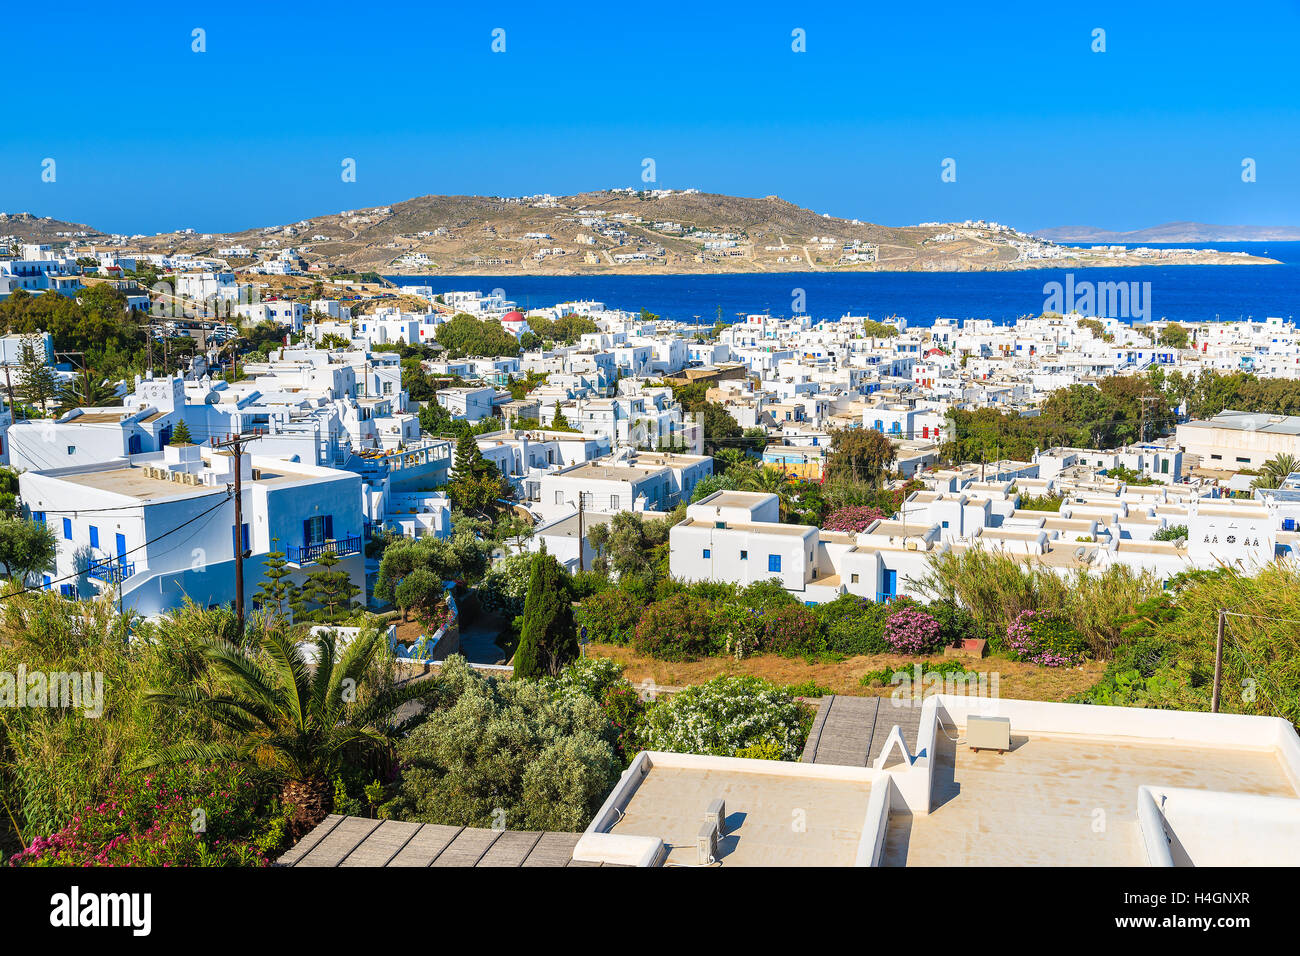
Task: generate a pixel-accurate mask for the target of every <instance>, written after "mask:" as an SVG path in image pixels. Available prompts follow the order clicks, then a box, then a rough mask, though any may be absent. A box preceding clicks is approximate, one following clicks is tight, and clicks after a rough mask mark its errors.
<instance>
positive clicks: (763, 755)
mask: <svg viewBox="0 0 1300 956" xmlns="http://www.w3.org/2000/svg"><path fill="white" fill-rule="evenodd" d="M781 753H782V752H781V745H780V744H778V743H776V742H774V741H771V740H769V741H765V742H763V743H761V744H754V745H753V746H752V747H741V748H740V749H739V750H737V751H736V756H737V757H747V758H749V759H750V760H781V759H782V756H781Z"/></svg>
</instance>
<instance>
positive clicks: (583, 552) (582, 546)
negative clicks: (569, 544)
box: [578, 491, 587, 571]
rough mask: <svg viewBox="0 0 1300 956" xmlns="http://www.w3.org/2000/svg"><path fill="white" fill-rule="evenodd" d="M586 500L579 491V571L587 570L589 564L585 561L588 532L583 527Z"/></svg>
mask: <svg viewBox="0 0 1300 956" xmlns="http://www.w3.org/2000/svg"><path fill="white" fill-rule="evenodd" d="M585 500H586V499H585V498H584V497H583V493H582V492H581V491H579V492H578V570H579V571H586V570H587V565H586V561H585V557H586V550H587V546H586V544H585V543H584V542H585V541H586V533H585V530H584V528H583V520H582V519H583V511H584V510H585V509H584V507H583V505H584V502H585Z"/></svg>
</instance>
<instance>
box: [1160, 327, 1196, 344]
mask: <svg viewBox="0 0 1300 956" xmlns="http://www.w3.org/2000/svg"><path fill="white" fill-rule="evenodd" d="M1190 338H1191V336H1190V335H1188V333H1187V329H1186V328H1184V327H1183V326H1181V325H1179V324H1178V323H1177V322H1170V323H1169V324H1168V325H1166V326H1165V328H1164V331H1162V332H1161V333H1160V344H1161V345H1166V346H1168V347H1169V348H1171V349H1184V348H1187V343H1188V341H1189V340H1190Z"/></svg>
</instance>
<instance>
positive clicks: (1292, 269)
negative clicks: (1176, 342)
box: [390, 242, 1300, 325]
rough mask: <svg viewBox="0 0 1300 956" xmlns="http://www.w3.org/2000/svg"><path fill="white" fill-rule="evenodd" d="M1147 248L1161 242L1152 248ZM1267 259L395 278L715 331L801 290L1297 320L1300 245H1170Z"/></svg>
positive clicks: (1027, 308) (917, 311) (825, 304)
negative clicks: (1064, 296)
mask: <svg viewBox="0 0 1300 956" xmlns="http://www.w3.org/2000/svg"><path fill="white" fill-rule="evenodd" d="M1145 245H1149V246H1155V245H1157V244H1155V243H1147V244H1145ZM1162 245H1164V246H1166V247H1174V248H1177V247H1182V248H1189V247H1190V248H1200V249H1204V248H1214V249H1221V250H1224V251H1242V252H1249V253H1252V254H1255V255H1261V256H1268V257H1269V258H1272V259H1278V260H1280V261H1281V263H1282V264H1281V265H1273V266H1123V267H1120V268H1113V269H1108V268H1100V267H1099V268H1088V269H1074V270H1065V269H1027V270H1024V271H1019V272H841V273H821V272H795V273H763V274H758V275H716V276H699V275H690V276H686V275H660V276H434V277H429V276H420V277H399V276H391V277H390V278H391V279H393V281H395V282H397V283H398V284H399V285H402V284H413V285H414V284H418V285H431V286H432V287H433V289H434V291H435V292H442V291H449V290H474V289H477V290H480V291H483V292H489V291H491V290H493V289H503V290H504V291H505V294H506V297H507V298H510V299H513V300H515V301H516V302H518V303H519V305H520V307H521V308H523V309H524V310H525V311H527V310H528V309H530V308H540V307H544V306H549V305H554V304H555V303H557V302H565V301H570V300H574V299H595V300H596V301H598V302H603V303H605V305H606V306H608V307H609V308H614V309H626V310H628V311H631V312H635V311H638V310H640V309H642V308H645V309H649V310H650V311H651V312H653V313H655V314H656V315H661V316H664V317H665V318H670V319H678V320H681V321H685V322H691V321H696V320H697V317H698V321H699V322H701V323H704V324H709V325H711V324H712V323H713V322H714V321H715V320H716V319H717V317H718V314H719V310H721V314H722V317H723V319H724V321H727V322H734V321H735V320H736V317H737V315H738V314H742V313H745V314H747V313H750V312H770V313H771V314H772V315H777V316H789V315H791V314H792V313H793V312H794V311H795V308H794V304H795V298H794V297H795V296H796V295H797V290H803V293H804V301H803V306H804V308H803V311H806V312H807V313H809V314H810V315H811V316H812V317H813V318H814V319H818V320H820V319H834V318H838V317H839V316H841V315H843V314H845V313H846V312H849V313H852V314H853V315H869V316H871V317H872V318H875V319H883V318H885V317H887V316H891V315H898V316H902V317H904V318H906V319H907V321H908V323H909V324H911V325H930V324H932V323H933V322H934V320H935V319H936V318H950V319H967V318H979V319H995V320H998V321H1001V322H1012V321H1015V320H1016V319H1017V318H1019V317H1020V316H1023V315H1031V314H1032V315H1038V314H1039V313H1041V312H1042V311H1043V308H1044V303H1045V300H1046V294H1045V292H1044V289H1043V286H1044V285H1045V284H1046V283H1049V282H1061V283H1064V282H1065V275H1066V272H1067V271H1070V272H1073V274H1074V280H1075V282H1076V283H1078V282H1080V281H1083V280H1090V281H1092V282H1150V283H1151V286H1150V290H1151V293H1150V294H1151V310H1150V311H1151V318H1152V319H1161V318H1166V319H1170V320H1173V321H1178V322H1200V321H1209V320H1214V319H1216V318H1217V319H1222V320H1225V321H1226V320H1230V319H1245V318H1247V317H1253V318H1255V319H1256V320H1258V319H1261V318H1263V317H1265V316H1282V317H1284V318H1288V319H1289V318H1291V317H1292V316H1293V314H1294V313H1295V311H1296V310H1297V309H1300V242H1226V243H1186V244H1183V243H1166V244H1162Z"/></svg>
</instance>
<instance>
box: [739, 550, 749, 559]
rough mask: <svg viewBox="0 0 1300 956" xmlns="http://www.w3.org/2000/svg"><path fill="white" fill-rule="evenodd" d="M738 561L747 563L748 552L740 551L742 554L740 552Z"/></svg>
mask: <svg viewBox="0 0 1300 956" xmlns="http://www.w3.org/2000/svg"><path fill="white" fill-rule="evenodd" d="M740 560H742V561H748V560H749V552H748V551H742V552H740Z"/></svg>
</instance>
